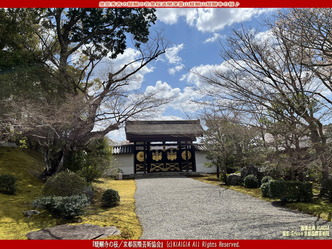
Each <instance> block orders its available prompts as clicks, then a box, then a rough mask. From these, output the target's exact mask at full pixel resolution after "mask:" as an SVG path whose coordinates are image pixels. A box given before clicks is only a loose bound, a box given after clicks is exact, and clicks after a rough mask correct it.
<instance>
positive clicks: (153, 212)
mask: <svg viewBox="0 0 332 249" xmlns="http://www.w3.org/2000/svg"><path fill="white" fill-rule="evenodd" d="M136 184H137V191H136V194H135V198H136V211H137V215H138V217H139V219H140V221H141V224H142V226H143V235H142V237H141V239H299V238H300V239H315V237H285V236H283V232H284V231H286V232H299V231H300V229H301V228H300V226H313V225H315V224H316V225H319V226H323V225H324V226H329V228H328V229H329V230H328V231H329V233H330V235H331V236H329V237H318V238H319V239H331V238H332V224H331V223H329V222H325V221H321V220H319V221H317V218H316V217H312V216H309V215H305V214H301V213H298V212H295V211H291V210H288V209H285V208H281V207H276V206H273V205H272V204H271V203H269V202H266V201H262V200H259V199H256V198H253V197H250V196H247V195H245V194H242V193H238V192H235V191H232V190H228V189H223V188H220V187H217V186H214V185H210V184H206V183H202V182H199V181H197V180H193V179H190V178H186V177H169V178H145V179H137V180H136ZM321 228H322V227H321ZM325 232H326V231H325ZM316 238H317V237H316Z"/></svg>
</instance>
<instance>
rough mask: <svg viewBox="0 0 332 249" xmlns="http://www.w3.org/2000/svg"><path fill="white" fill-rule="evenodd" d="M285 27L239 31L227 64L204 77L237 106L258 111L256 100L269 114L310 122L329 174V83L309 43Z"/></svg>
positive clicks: (324, 170)
mask: <svg viewBox="0 0 332 249" xmlns="http://www.w3.org/2000/svg"><path fill="white" fill-rule="evenodd" d="M279 31H280V30H278V29H276V30H272V32H271V31H270V34H269V36H268V38H262V34H257V33H256V32H255V31H253V30H245V29H244V28H242V29H241V30H238V31H234V35H233V36H231V37H229V39H228V44H227V45H228V47H222V54H221V56H222V58H223V59H224V61H225V62H224V64H223V65H224V68H223V69H219V70H215V71H214V72H213V74H212V75H211V76H202V79H203V80H204V81H205V82H206V83H207V84H208V85H209V86H212V88H213V92H210V93H211V95H212V96H213V95H214V96H215V97H217V98H221V99H225V100H227V101H228V102H232V106H233V108H234V106H235V107H236V108H238V109H241V111H247V112H255V110H253V109H252V105H254V106H258V107H259V108H260V110H264V113H265V115H266V117H270V116H271V115H272V116H274V118H277V120H279V121H280V122H283V123H284V124H292V125H301V126H305V127H307V129H308V130H309V134H310V139H311V143H312V146H313V148H314V150H315V152H316V155H317V157H318V158H319V159H320V161H321V172H322V178H323V179H327V177H328V174H329V163H328V161H327V160H326V157H325V154H326V153H325V152H326V136H325V134H324V129H323V123H322V116H324V115H325V110H326V109H324V108H325V107H326V105H327V103H326V102H327V101H326V97H325V98H322V96H324V95H323V90H324V89H325V88H324V86H325V85H324V82H322V81H321V80H320V79H319V78H318V77H317V75H316V73H315V72H314V71H313V70H310V69H308V67H307V66H306V65H305V64H306V62H307V60H308V54H307V49H306V48H303V47H299V46H296V45H294V44H293V43H291V42H289V40H288V39H284V37H283V36H280V35H279ZM206 89H207V90H209V88H206ZM216 89H217V90H216ZM216 93H217V94H216Z"/></svg>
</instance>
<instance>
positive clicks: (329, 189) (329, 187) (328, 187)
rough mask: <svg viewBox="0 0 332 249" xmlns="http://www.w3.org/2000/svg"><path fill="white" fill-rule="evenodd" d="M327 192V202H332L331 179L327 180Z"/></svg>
mask: <svg viewBox="0 0 332 249" xmlns="http://www.w3.org/2000/svg"><path fill="white" fill-rule="evenodd" d="M327 190H328V195H329V201H330V202H332V178H331V177H330V178H329V179H328V180H327Z"/></svg>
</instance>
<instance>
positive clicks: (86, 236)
mask: <svg viewBox="0 0 332 249" xmlns="http://www.w3.org/2000/svg"><path fill="white" fill-rule="evenodd" d="M120 233H121V232H120V230H119V229H117V228H116V227H114V226H110V227H100V226H98V225H92V224H82V225H59V226H55V227H50V228H45V229H41V230H39V231H35V232H30V233H28V234H27V235H26V236H27V238H28V239H29V240H93V239H101V238H105V237H108V236H112V235H119V234H120Z"/></svg>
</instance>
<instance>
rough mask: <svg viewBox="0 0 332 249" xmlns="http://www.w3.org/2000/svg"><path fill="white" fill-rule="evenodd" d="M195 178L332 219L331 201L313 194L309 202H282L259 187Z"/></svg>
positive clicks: (209, 178)
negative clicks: (231, 184)
mask: <svg viewBox="0 0 332 249" xmlns="http://www.w3.org/2000/svg"><path fill="white" fill-rule="evenodd" d="M192 178H193V179H195V180H198V181H202V182H205V183H209V184H213V185H216V186H220V187H223V188H228V189H232V190H235V191H238V192H241V193H244V194H247V195H250V196H253V197H256V198H259V199H262V200H265V201H269V202H271V203H272V202H274V203H275V204H279V205H282V206H284V207H286V208H289V209H292V210H297V211H299V212H302V213H306V214H310V215H314V216H316V217H317V218H321V219H323V220H327V221H332V203H330V202H328V201H327V200H326V199H323V198H319V197H318V196H317V195H314V197H313V200H312V202H310V203H301V202H298V203H282V202H280V201H279V200H277V199H270V198H265V197H262V192H261V190H260V188H253V189H249V188H245V187H243V186H227V185H225V184H224V183H223V182H221V181H220V180H219V179H218V178H217V176H216V175H214V174H211V175H205V176H200V177H192ZM313 192H314V194H317V193H318V192H319V191H318V190H317V189H316V188H314V190H313Z"/></svg>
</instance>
